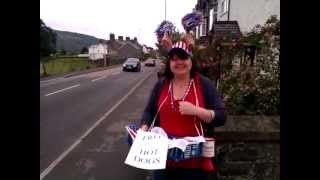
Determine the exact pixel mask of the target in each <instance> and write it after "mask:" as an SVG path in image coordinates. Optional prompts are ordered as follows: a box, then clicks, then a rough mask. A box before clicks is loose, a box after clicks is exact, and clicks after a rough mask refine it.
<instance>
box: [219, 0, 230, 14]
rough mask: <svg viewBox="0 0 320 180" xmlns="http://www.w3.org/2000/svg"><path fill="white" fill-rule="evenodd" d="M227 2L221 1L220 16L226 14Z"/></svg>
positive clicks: (227, 0) (225, 0)
mask: <svg viewBox="0 0 320 180" xmlns="http://www.w3.org/2000/svg"><path fill="white" fill-rule="evenodd" d="M228 3H229V0H222V3H221V14H224V13H226V12H228V8H229V4H228Z"/></svg>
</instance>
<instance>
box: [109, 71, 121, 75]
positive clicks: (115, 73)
mask: <svg viewBox="0 0 320 180" xmlns="http://www.w3.org/2000/svg"><path fill="white" fill-rule="evenodd" d="M116 74H120V71H118V72H114V73H112V74H111V75H116Z"/></svg>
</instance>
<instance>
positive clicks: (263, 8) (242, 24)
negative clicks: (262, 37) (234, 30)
mask: <svg viewBox="0 0 320 180" xmlns="http://www.w3.org/2000/svg"><path fill="white" fill-rule="evenodd" d="M195 9H196V10H198V11H200V12H202V13H203V15H204V20H205V21H204V23H203V24H202V25H200V26H199V27H197V28H196V30H195V32H194V33H195V34H196V39H201V37H204V36H207V35H208V34H209V32H210V31H211V30H212V28H213V26H214V24H215V22H219V21H225V22H228V21H236V22H237V23H238V26H239V29H240V31H241V32H242V33H246V32H249V31H250V30H251V29H252V28H253V27H254V26H255V25H257V24H264V23H265V22H266V20H267V19H268V18H269V17H270V16H271V15H277V16H278V18H280V1H279V0H198V1H197V4H196V6H195Z"/></svg>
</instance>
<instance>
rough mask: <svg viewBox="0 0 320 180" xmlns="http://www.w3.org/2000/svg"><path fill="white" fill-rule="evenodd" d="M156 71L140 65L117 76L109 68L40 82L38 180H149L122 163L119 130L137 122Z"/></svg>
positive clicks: (123, 145) (122, 135)
mask: <svg viewBox="0 0 320 180" xmlns="http://www.w3.org/2000/svg"><path fill="white" fill-rule="evenodd" d="M157 68H158V67H144V66H143V65H142V71H141V72H122V71H121V68H114V69H109V70H105V71H99V72H93V73H88V74H83V75H78V76H74V77H69V78H56V79H53V80H46V81H42V82H41V83H40V174H41V175H42V176H41V177H44V178H43V179H90V180H98V179H146V178H149V174H150V173H149V172H147V171H144V170H138V169H135V168H131V167H129V166H127V165H124V163H123V162H124V160H125V157H126V155H127V152H128V150H129V147H128V146H127V144H126V142H125V138H126V136H125V135H126V132H125V129H124V127H125V125H127V124H128V123H130V122H137V121H138V119H139V118H140V115H141V113H142V110H143V108H144V106H145V104H146V101H147V98H148V95H149V93H150V91H151V88H152V86H153V85H154V83H155V82H156V80H157V77H156V69H157ZM139 83H142V84H141V85H139ZM132 88H136V89H135V90H134V91H133V89H132ZM128 93H132V94H128ZM117 105H118V107H115V106H117ZM111 110H112V111H111Z"/></svg>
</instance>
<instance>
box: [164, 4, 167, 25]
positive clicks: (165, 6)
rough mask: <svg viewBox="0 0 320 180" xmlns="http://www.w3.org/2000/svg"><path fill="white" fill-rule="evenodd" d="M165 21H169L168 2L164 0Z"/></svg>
mask: <svg viewBox="0 0 320 180" xmlns="http://www.w3.org/2000/svg"><path fill="white" fill-rule="evenodd" d="M164 20H167V0H164Z"/></svg>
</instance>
